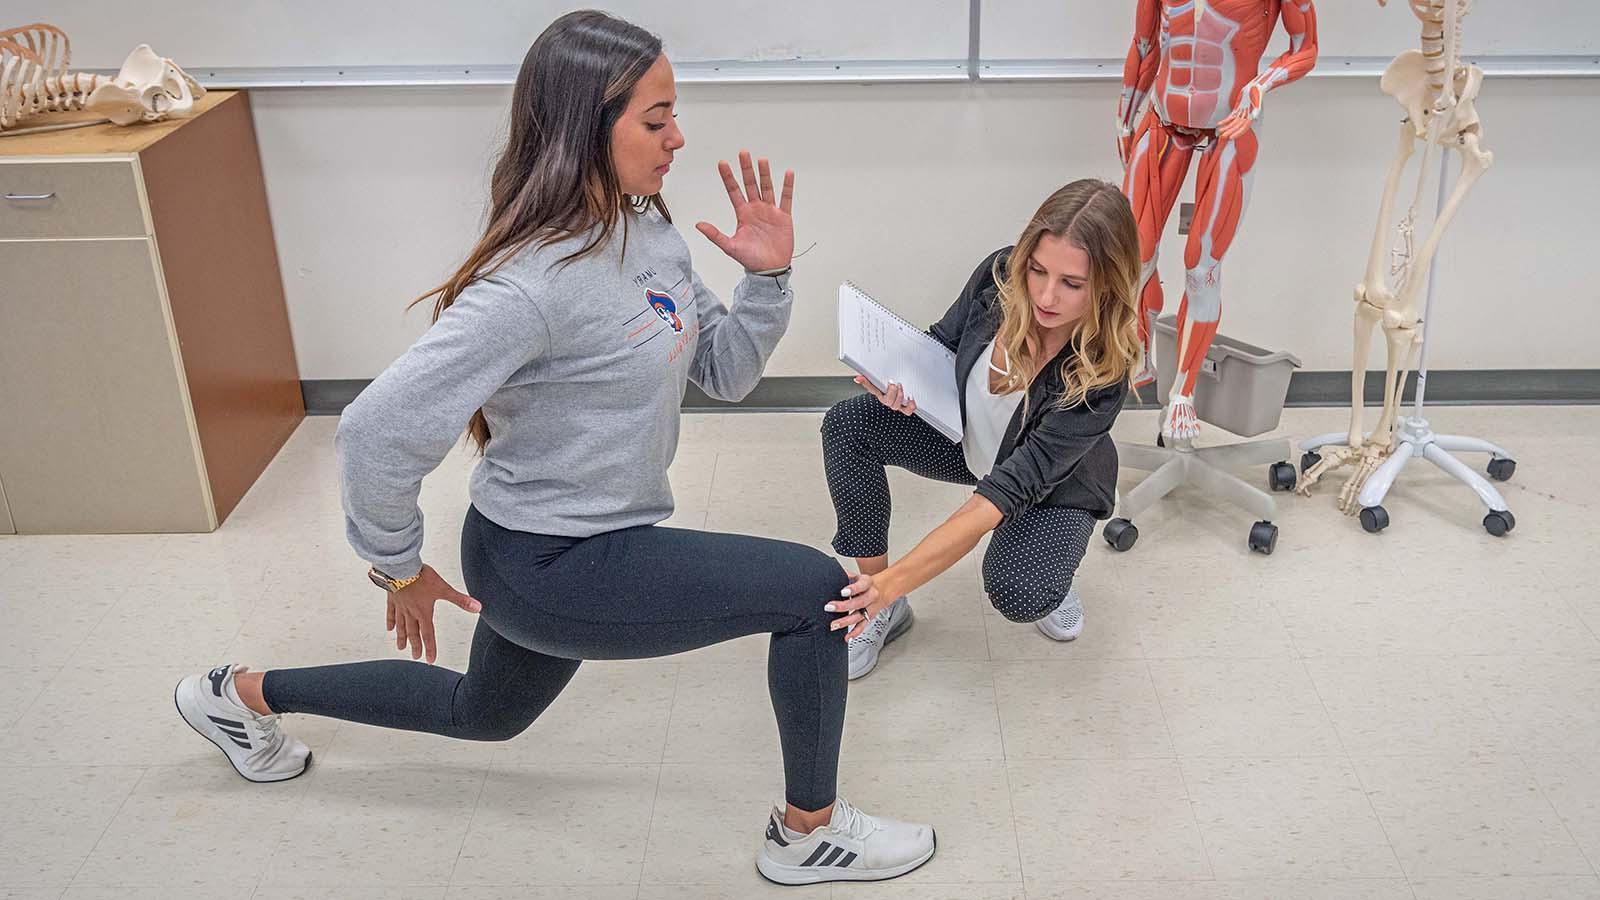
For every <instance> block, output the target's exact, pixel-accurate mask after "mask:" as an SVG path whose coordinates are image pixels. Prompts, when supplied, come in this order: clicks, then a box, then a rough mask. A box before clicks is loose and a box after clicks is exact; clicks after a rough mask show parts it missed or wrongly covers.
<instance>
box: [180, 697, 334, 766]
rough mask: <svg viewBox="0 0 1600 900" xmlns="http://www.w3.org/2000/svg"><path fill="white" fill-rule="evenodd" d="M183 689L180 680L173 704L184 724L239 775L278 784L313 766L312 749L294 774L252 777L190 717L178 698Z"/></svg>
mask: <svg viewBox="0 0 1600 900" xmlns="http://www.w3.org/2000/svg"><path fill="white" fill-rule="evenodd" d="M181 690H183V682H182V681H180V682H178V686H177V687H175V688H173V689H172V705H173V707H175V708H176V709H177V710H178V715H180V716H182V717H183V722H184V724H185V725H188V726H189V727H190V728H192V729H194V733H195V734H198V735H200V736H201V737H203V738H205V739H206V740H207V741H209V742H210V743H211V745H212V746H213V747H216V748H217V751H218V752H219V753H221V754H222V755H223V757H224V758H226V759H227V760H228V765H230V766H232V767H233V770H234V771H235V772H238V773H239V777H240V778H243V779H244V780H245V781H250V782H254V783H256V784H277V783H278V782H280V781H293V780H294V779H296V778H299V777H300V776H301V775H304V774H305V773H306V770H307V769H310V768H311V756H312V754H311V752H310V751H307V752H306V764H305V765H304V766H301V767H300V771H298V772H296V773H294V774H293V775H284V776H282V777H279V778H252V777H250V775H248V774H246V772H245V771H244V770H243V769H241V768H239V764H238V763H236V762H234V761H233V754H231V753H229V752H228V749H227V748H226V747H224V746H222V745H221V744H219V743H217V740H216V738H213V737H212V736H211V735H209V734H206V733H205V731H204V729H202V728H201V727H200V726H199V725H196V724H195V723H194V720H193V719H191V718H189V714H188V713H187V712H184V710H183V704H182V703H181V702H179V700H178V692H179V691H181Z"/></svg>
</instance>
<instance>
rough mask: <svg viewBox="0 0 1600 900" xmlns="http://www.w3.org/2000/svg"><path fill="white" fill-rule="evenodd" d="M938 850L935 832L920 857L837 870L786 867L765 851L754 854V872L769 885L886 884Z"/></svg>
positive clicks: (918, 867)
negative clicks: (889, 864) (893, 863)
mask: <svg viewBox="0 0 1600 900" xmlns="http://www.w3.org/2000/svg"><path fill="white" fill-rule="evenodd" d="M938 849H939V832H937V831H935V832H934V833H933V846H932V847H929V848H928V852H927V853H925V854H923V855H922V857H921V858H919V859H914V860H912V861H911V862H908V863H904V864H902V865H898V866H895V867H894V868H892V869H840V868H838V867H835V866H786V865H783V864H782V863H775V862H771V861H770V860H768V859H767V855H766V853H765V851H763V852H761V853H758V854H756V872H757V873H759V874H760V875H761V877H762V878H765V879H766V880H768V881H770V882H772V883H773V884H781V885H783V886H785V887H793V886H796V885H802V884H826V883H828V882H830V881H889V880H890V879H894V878H899V877H900V876H901V875H907V874H910V873H911V872H914V871H916V870H917V869H920V868H922V866H923V864H924V863H926V862H927V861H928V860H930V859H933V854H934V853H936V852H937V851H938Z"/></svg>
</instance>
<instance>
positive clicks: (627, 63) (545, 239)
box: [411, 10, 671, 453]
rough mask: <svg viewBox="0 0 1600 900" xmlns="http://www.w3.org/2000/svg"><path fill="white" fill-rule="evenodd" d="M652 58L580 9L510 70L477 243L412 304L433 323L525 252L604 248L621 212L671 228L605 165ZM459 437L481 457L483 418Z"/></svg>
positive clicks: (618, 24)
mask: <svg viewBox="0 0 1600 900" xmlns="http://www.w3.org/2000/svg"><path fill="white" fill-rule="evenodd" d="M660 56H661V39H660V38H658V37H656V36H655V35H653V34H651V33H650V32H648V31H645V30H644V29H643V28H640V27H638V26H636V25H632V24H629V23H627V22H624V21H622V20H621V19H618V18H615V17H613V16H609V15H606V14H605V13H603V12H597V11H595V10H580V11H578V12H571V13H567V14H566V15H564V16H562V17H561V18H559V19H556V20H555V21H554V22H552V23H550V27H548V28H546V29H545V30H544V33H543V34H541V35H539V38H538V40H536V41H534V42H533V46H532V47H529V48H528V55H527V56H525V57H523V59H522V68H521V70H520V71H518V72H517V84H516V87H515V88H514V89H513V90H512V93H511V127H510V133H509V134H508V135H507V137H506V145H505V149H504V150H502V151H501V153H500V159H499V161H498V162H496V163H495V167H494V176H493V178H492V180H491V181H490V184H489V212H488V226H487V227H486V228H485V229H484V232H483V237H481V238H479V239H478V243H477V244H476V245H474V246H473V248H472V251H471V252H470V253H468V254H467V258H466V261H464V262H463V263H462V264H461V267H460V268H458V269H456V272H455V274H454V275H452V276H450V279H449V280H448V281H446V282H445V283H444V284H441V285H439V286H438V287H436V288H434V289H433V290H431V291H429V292H428V293H426V294H423V295H422V296H421V297H418V298H417V299H416V300H414V301H412V303H411V305H412V306H415V305H417V304H418V303H422V302H423V301H425V300H429V299H432V300H433V301H434V304H433V320H434V321H435V322H437V321H438V320H439V316H440V315H441V314H442V313H443V312H444V311H445V310H447V309H449V308H450V304H452V303H454V302H455V300H456V298H457V297H459V296H460V295H461V292H462V291H463V290H465V289H466V288H467V286H468V285H470V284H472V283H473V282H474V281H477V280H478V279H480V278H485V277H487V276H489V275H491V274H493V273H494V272H495V271H496V270H498V269H499V268H500V267H501V266H503V265H505V263H506V262H507V261H508V260H509V259H510V258H511V257H512V256H514V255H516V253H517V252H518V251H520V250H522V249H524V248H526V247H528V246H530V245H533V244H548V243H551V242H554V241H560V240H563V239H566V238H571V237H575V236H577V235H581V234H585V233H587V232H590V231H591V230H592V231H593V234H592V235H591V236H590V237H589V239H588V241H586V242H585V243H584V245H583V246H582V247H580V248H578V249H577V250H575V251H573V252H572V253H570V254H568V255H567V256H566V257H564V258H563V259H562V260H561V262H563V263H566V262H571V261H573V260H576V259H581V258H583V257H585V256H588V255H589V254H591V253H594V252H596V251H597V250H599V249H600V248H601V247H603V246H605V244H606V242H608V241H609V240H611V237H612V236H613V235H614V234H615V233H616V230H617V223H618V221H619V220H620V221H621V222H622V227H623V233H624V239H626V233H627V220H626V219H623V217H622V212H623V209H624V208H625V207H626V208H631V209H632V210H633V211H635V212H644V211H645V210H647V209H650V208H654V209H655V210H656V211H658V212H660V213H661V215H662V216H663V217H664V218H666V219H667V220H668V221H671V216H670V215H669V214H668V212H667V205H666V203H665V202H664V201H662V199H661V195H660V194H654V195H651V196H648V197H629V196H627V195H625V194H624V193H623V192H622V185H621V183H620V182H619V181H618V180H617V172H616V169H615V168H614V167H613V166H612V164H611V129H612V126H614V125H615V124H616V123H617V119H619V118H620V117H621V116H622V112H623V110H625V109H627V106H628V101H629V100H630V99H631V98H632V96H633V89H634V87H635V86H636V85H637V84H638V83H639V79H640V78H642V77H644V74H645V72H647V71H649V69H650V67H651V66H652V65H654V64H655V62H656V60H657V59H658V58H660ZM596 226H599V227H598V228H597V227H596ZM467 433H468V435H469V436H470V437H471V438H472V442H473V443H474V444H476V445H477V448H478V451H479V452H480V453H481V452H483V450H484V448H485V447H486V446H487V445H488V443H489V423H488V420H487V419H485V418H484V416H483V410H481V409H480V410H478V411H477V412H475V413H473V415H472V421H471V422H470V423H469V424H468V426H467Z"/></svg>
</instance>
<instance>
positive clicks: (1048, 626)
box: [1033, 585, 1083, 641]
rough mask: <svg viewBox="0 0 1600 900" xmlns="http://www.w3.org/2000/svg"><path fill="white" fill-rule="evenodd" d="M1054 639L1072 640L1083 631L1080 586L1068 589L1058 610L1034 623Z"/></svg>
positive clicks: (1048, 636) (1045, 634)
mask: <svg viewBox="0 0 1600 900" xmlns="http://www.w3.org/2000/svg"><path fill="white" fill-rule="evenodd" d="M1033 624H1034V625H1036V626H1037V627H1038V629H1039V630H1040V631H1042V632H1044V636H1045V637H1047V638H1049V639H1050V640H1052V641H1070V640H1072V639H1073V638H1075V637H1077V636H1078V635H1080V634H1082V633H1083V603H1082V601H1080V600H1079V599H1078V586H1077V585H1073V586H1072V587H1071V588H1068V589H1067V597H1066V599H1065V600H1062V601H1061V605H1060V606H1058V607H1056V611H1055V612H1053V613H1051V614H1050V615H1048V616H1045V617H1044V618H1042V619H1040V620H1039V621H1037V622H1035V623H1033Z"/></svg>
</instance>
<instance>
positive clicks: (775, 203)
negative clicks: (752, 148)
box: [695, 150, 794, 272]
mask: <svg viewBox="0 0 1600 900" xmlns="http://www.w3.org/2000/svg"><path fill="white" fill-rule="evenodd" d="M760 167H761V180H760V182H759V183H758V182H757V181H756V169H755V167H754V166H752V165H751V162H750V152H749V151H747V150H741V151H740V152H739V168H740V170H741V171H742V174H743V175H744V186H743V188H741V187H740V186H739V182H737V181H735V180H734V178H733V167H732V166H729V165H728V163H727V161H726V160H723V161H721V162H719V163H717V171H719V172H721V173H722V184H723V186H724V187H726V188H727V189H728V200H729V201H730V202H731V203H732V204H733V215H734V220H735V226H734V230H733V236H732V237H730V236H728V235H725V234H723V233H722V232H721V231H718V230H717V227H716V226H715V225H712V224H711V223H710V222H700V223H699V224H697V225H695V228H696V229H698V230H699V231H700V233H701V234H703V235H705V236H706V238H707V239H708V240H710V241H711V243H713V244H716V245H717V247H718V248H719V249H721V250H722V252H723V253H726V254H728V255H729V256H731V257H733V260H734V262H737V263H739V264H740V265H742V266H744V267H745V269H746V270H747V271H751V272H764V271H767V270H769V269H782V268H784V267H785V266H787V265H789V260H790V259H791V258H792V257H793V256H794V217H793V216H791V215H790V214H789V208H790V206H791V205H792V204H793V202H794V170H792V169H791V170H789V171H787V172H785V173H783V195H782V196H781V197H779V196H778V195H777V194H775V193H774V192H773V190H772V169H771V167H770V166H769V165H768V163H767V160H766V157H762V158H761V160H760Z"/></svg>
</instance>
